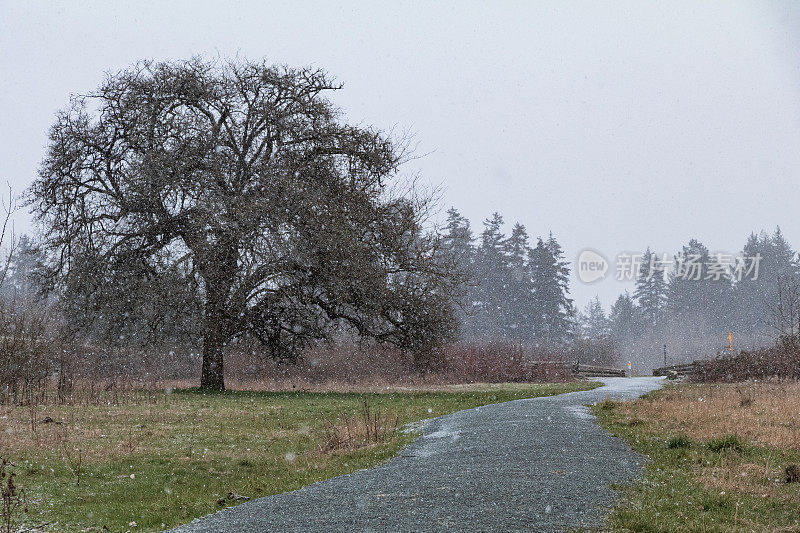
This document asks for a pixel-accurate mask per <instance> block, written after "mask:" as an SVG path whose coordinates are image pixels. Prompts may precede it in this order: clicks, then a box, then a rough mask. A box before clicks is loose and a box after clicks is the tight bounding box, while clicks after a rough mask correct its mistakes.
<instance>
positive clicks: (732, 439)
mask: <svg viewBox="0 0 800 533" xmlns="http://www.w3.org/2000/svg"><path fill="white" fill-rule="evenodd" d="M708 449H709V450H711V451H712V452H715V453H721V452H723V451H725V450H733V451H735V452H741V451H742V450H744V443H743V442H742V439H740V438H739V436H738V435H725V436H724V437H717V438H714V439H711V440H710V441H709V442H708Z"/></svg>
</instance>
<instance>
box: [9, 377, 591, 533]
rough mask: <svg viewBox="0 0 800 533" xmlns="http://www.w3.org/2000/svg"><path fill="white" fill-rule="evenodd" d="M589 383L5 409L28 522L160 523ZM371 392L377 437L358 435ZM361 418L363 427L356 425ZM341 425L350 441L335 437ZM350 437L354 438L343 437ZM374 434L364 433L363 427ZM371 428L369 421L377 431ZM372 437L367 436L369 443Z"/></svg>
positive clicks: (165, 397)
mask: <svg viewBox="0 0 800 533" xmlns="http://www.w3.org/2000/svg"><path fill="white" fill-rule="evenodd" d="M596 385H597V384H594V383H586V382H575V383H553V384H492V385H471V386H464V387H449V388H448V387H445V388H443V390H424V391H414V390H408V391H401V392H396V391H395V392H383V393H375V392H372V393H365V394H357V393H334V392H326V393H315V392H244V391H242V392H226V393H219V394H202V393H199V392H197V391H191V390H188V391H174V392H171V393H165V392H159V393H152V394H150V395H147V396H146V397H142V396H139V397H138V398H139V399H138V400H137V401H135V402H131V403H127V404H123V405H119V404H117V405H115V404H113V403H112V402H111V401H110V400H109V401H107V402H102V401H95V402H93V403H89V404H85V405H71V406H55V405H46V406H34V407H0V457H7V458H9V459H10V460H11V461H12V462H13V464H14V467H13V469H14V472H15V473H16V478H15V482H16V484H17V486H19V487H21V488H23V489H24V490H25V506H26V507H27V508H28V512H27V513H26V514H22V513H18V515H17V516H15V517H14V519H15V521H16V522H17V524H18V525H24V526H25V527H27V528H36V529H41V530H53V531H155V530H161V529H164V528H167V527H171V526H175V525H178V524H181V523H186V522H188V521H190V520H192V519H193V518H195V517H198V516H202V515H205V514H208V513H211V512H214V511H216V510H219V509H220V508H222V507H224V506H226V505H230V504H235V503H236V502H238V501H240V498H239V496H246V497H249V498H255V497H259V496H265V495H269V494H277V493H281V492H286V491H291V490H294V489H297V488H300V487H302V486H304V485H308V484H310V483H314V482H316V481H321V480H323V479H327V478H330V477H333V476H337V475H341V474H345V473H349V472H353V471H355V470H358V469H362V468H368V467H371V466H375V465H376V464H378V463H380V462H382V461H384V460H386V459H388V458H390V457H391V456H392V455H394V454H395V453H396V452H397V451H398V450H399V449H400V448H401V447H402V446H404V445H406V444H408V443H409V442H411V441H412V440H413V439H414V438H415V435H413V434H409V433H405V432H402V431H394V430H393V429H392V428H390V427H388V424H387V421H391V424H394V426H395V427H396V426H398V425H399V426H403V425H404V424H408V423H411V422H415V421H418V420H421V419H425V418H430V417H435V416H440V415H444V414H447V413H451V412H454V411H458V410H461V409H468V408H472V407H478V406H481V405H486V404H490V403H497V402H504V401H509V400H514V399H520V398H531V397H536V396H548V395H553V394H559V393H562V392H571V391H576V390H586V389H590V388H593V387H594V386H596ZM365 399H366V401H367V402H368V405H369V409H370V415H369V417H370V418H369V420H372V421H373V422H372V423H374V424H375V425H377V424H379V423H380V424H381V425H382V427H381V428H373V435H375V434H376V433H377V435H378V436H379V437H380V438H373V439H372V440H371V441H369V442H368V441H358V442H356V443H355V444H353V443H354V442H355V441H354V440H353V439H350V436H351V433H352V435H356V434H358V431H356V429H355V428H354V427H353V426H352V425H353V424H355V423H356V421H357V420H358V418H359V416H360V415H359V413H361V412H363V409H364V401H365ZM351 427H353V430H352V432H351ZM332 434H335V435H336V436H337V437H336V439H334V440H335V442H336V443H338V442H346V445H342V446H339V445H336V446H332V445H331V442H332V441H331V437H332ZM345 434H346V435H347V438H345V437H342V435H345ZM361 434H362V435H363V434H364V433H363V432H362V433H361ZM369 434H370V432H369V429H367V431H366V435H367V436H368V435H369ZM359 443H360V444H359Z"/></svg>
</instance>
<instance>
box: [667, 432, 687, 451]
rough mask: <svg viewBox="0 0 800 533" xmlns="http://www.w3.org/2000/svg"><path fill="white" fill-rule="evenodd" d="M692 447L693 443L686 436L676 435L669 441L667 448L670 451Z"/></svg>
mask: <svg viewBox="0 0 800 533" xmlns="http://www.w3.org/2000/svg"><path fill="white" fill-rule="evenodd" d="M691 445H692V441H691V439H690V438H689V437H687V436H686V435H675V436H674V437H670V438H669V439H667V448H669V449H670V450H674V449H678V448H688V447H689V446H691Z"/></svg>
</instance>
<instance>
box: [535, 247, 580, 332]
mask: <svg viewBox="0 0 800 533" xmlns="http://www.w3.org/2000/svg"><path fill="white" fill-rule="evenodd" d="M529 268H530V272H531V281H532V285H533V294H534V297H535V302H534V307H533V323H534V328H535V329H534V335H535V337H536V339H537V341H539V342H541V343H544V344H546V345H551V344H559V343H562V342H564V341H566V340H567V338H568V337H569V335H570V333H571V330H572V323H573V321H572V319H573V316H574V309H573V305H572V300H571V299H570V298H569V297H568V294H569V289H568V287H567V283H568V280H569V267H568V266H567V263H566V262H565V261H564V260H563V254H562V253H561V247H560V246H559V245H558V243H557V242H556V240H555V238H554V237H553V236H552V235H551V236H550V239H549V240H548V242H547V244H545V242H544V241H543V240H542V239H541V238H539V239H538V241H537V243H536V247H535V248H534V249H533V250H531V251H530V255H529Z"/></svg>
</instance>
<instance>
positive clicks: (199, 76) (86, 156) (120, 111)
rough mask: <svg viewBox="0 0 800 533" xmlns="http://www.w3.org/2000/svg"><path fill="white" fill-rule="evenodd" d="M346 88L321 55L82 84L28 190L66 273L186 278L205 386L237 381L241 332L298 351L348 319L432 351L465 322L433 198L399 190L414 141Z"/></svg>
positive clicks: (98, 282)
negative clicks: (352, 98)
mask: <svg viewBox="0 0 800 533" xmlns="http://www.w3.org/2000/svg"><path fill="white" fill-rule="evenodd" d="M339 88H340V86H339V85H338V84H336V83H334V82H333V80H332V79H331V78H330V77H329V76H328V75H327V74H326V73H325V72H324V71H321V70H316V69H299V70H296V69H291V68H288V67H275V66H269V65H266V64H264V63H254V62H226V63H221V64H220V63H208V62H204V61H203V60H200V59H193V60H189V61H184V62H177V63H170V62H165V63H154V62H149V61H146V62H140V63H138V64H136V65H134V66H133V67H132V68H130V69H128V70H125V71H123V72H120V73H117V74H115V75H110V76H108V78H107V79H106V81H105V82H104V83H103V85H102V86H101V87H100V88H99V89H98V90H97V91H96V92H94V93H92V94H89V95H87V96H82V97H76V98H73V100H72V105H71V107H70V108H68V109H66V110H64V111H62V112H61V113H59V114H58V116H57V119H56V122H55V124H54V126H53V127H52V129H51V132H50V142H49V147H48V153H47V157H46V158H45V160H44V162H43V164H42V167H41V170H40V174H39V178H38V179H37V180H36V182H35V183H34V184H33V186H32V187H31V189H30V190H29V193H28V194H29V196H28V197H29V203H30V204H31V205H32V206H33V208H34V211H35V213H36V214H37V218H38V220H39V221H40V223H41V224H42V225H43V226H44V229H45V233H46V235H47V237H46V239H45V246H46V249H47V250H49V253H50V254H51V260H52V266H53V268H52V279H53V280H54V281H56V282H59V281H60V282H64V281H67V282H68V281H69V279H70V278H73V279H74V278H75V276H78V277H81V276H82V277H83V279H84V280H85V279H87V275H88V277H90V278H92V279H93V280H94V283H90V284H89V285H90V286H93V290H95V292H97V291H99V289H102V291H100V292H103V293H105V297H104V298H105V299H106V300H108V298H114V297H115V295H116V298H117V299H118V300H119V298H122V299H123V300H124V298H125V295H124V293H123V294H120V293H119V291H118V290H117V289H118V288H124V287H126V286H129V285H130V283H129V282H123V280H131V279H136V280H145V282H144V283H145V284H148V283H151V281H152V280H156V279H158V278H160V277H163V276H164V275H165V274H167V273H168V274H169V275H171V276H173V279H180V280H183V283H184V284H185V287H186V288H187V289H189V290H190V291H191V293H192V294H193V295H194V297H196V300H197V302H198V305H199V306H200V308H201V311H202V316H203V318H202V323H201V324H200V325H199V328H198V329H199V331H198V335H200V336H201V337H202V344H203V366H202V378H201V387H202V388H204V389H216V390H221V389H224V374H223V352H224V348H225V346H226V344H227V343H228V342H230V341H231V340H233V339H235V338H237V337H241V336H252V337H255V338H257V339H259V340H260V341H262V342H263V343H264V344H265V345H266V346H267V347H268V348H269V349H270V351H271V353H272V354H273V355H274V356H275V357H290V358H291V357H295V356H296V354H297V353H298V352H299V350H300V349H302V348H303V347H304V346H306V345H307V344H308V343H310V342H312V341H314V340H315V339H322V338H326V337H327V336H328V335H329V334H330V333H331V331H332V330H334V329H336V328H340V327H342V325H343V324H346V325H347V326H349V327H353V328H355V329H356V330H357V331H358V332H359V333H360V334H362V335H365V336H370V337H374V338H377V339H379V340H381V341H387V342H393V343H396V344H398V345H400V346H401V347H403V348H406V349H409V350H413V351H415V352H420V353H422V352H424V351H426V350H429V348H430V343H431V342H432V341H434V340H435V339H437V338H439V337H441V336H442V334H443V333H446V332H447V331H449V330H450V325H451V323H452V320H451V318H450V316H449V313H448V312H446V311H442V310H443V309H447V308H448V300H447V297H448V287H449V282H448V281H447V277H446V274H447V272H446V269H445V268H444V267H443V264H442V263H441V262H440V261H438V260H437V253H438V252H437V250H438V247H437V242H438V241H437V238H436V237H435V236H432V235H428V234H426V233H425V232H424V231H423V229H422V224H423V217H424V214H425V212H426V206H427V200H426V199H425V198H420V197H418V196H416V195H414V194H413V192H412V194H392V189H391V187H390V183H391V180H392V179H393V178H394V177H395V176H396V174H397V171H398V166H399V165H400V163H401V162H402V160H403V157H404V145H403V144H402V143H397V142H394V141H393V140H392V139H391V138H390V137H389V136H387V135H385V134H383V133H381V132H379V131H375V130H373V129H370V128H365V127H356V126H352V125H348V124H346V123H345V122H344V121H343V120H342V115H341V113H340V112H339V110H338V109H337V108H336V107H335V106H333V105H332V104H331V102H330V101H329V100H327V99H326V98H325V96H324V95H325V94H326V93H327V92H329V91H333V90H336V89H339ZM81 264H83V265H84V267H83V268H80V266H81ZM86 265H88V266H89V268H88V269H87V268H86ZM153 282H154V281H153ZM60 285H61V286H64V285H65V284H64V283H61V284H60ZM54 286H55V287H58V286H59V284H54ZM152 297H153V298H157V297H158V295H152ZM162 305H169V302H168V301H165V302H163V303H162ZM133 311H134V312H135V310H133Z"/></svg>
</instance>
